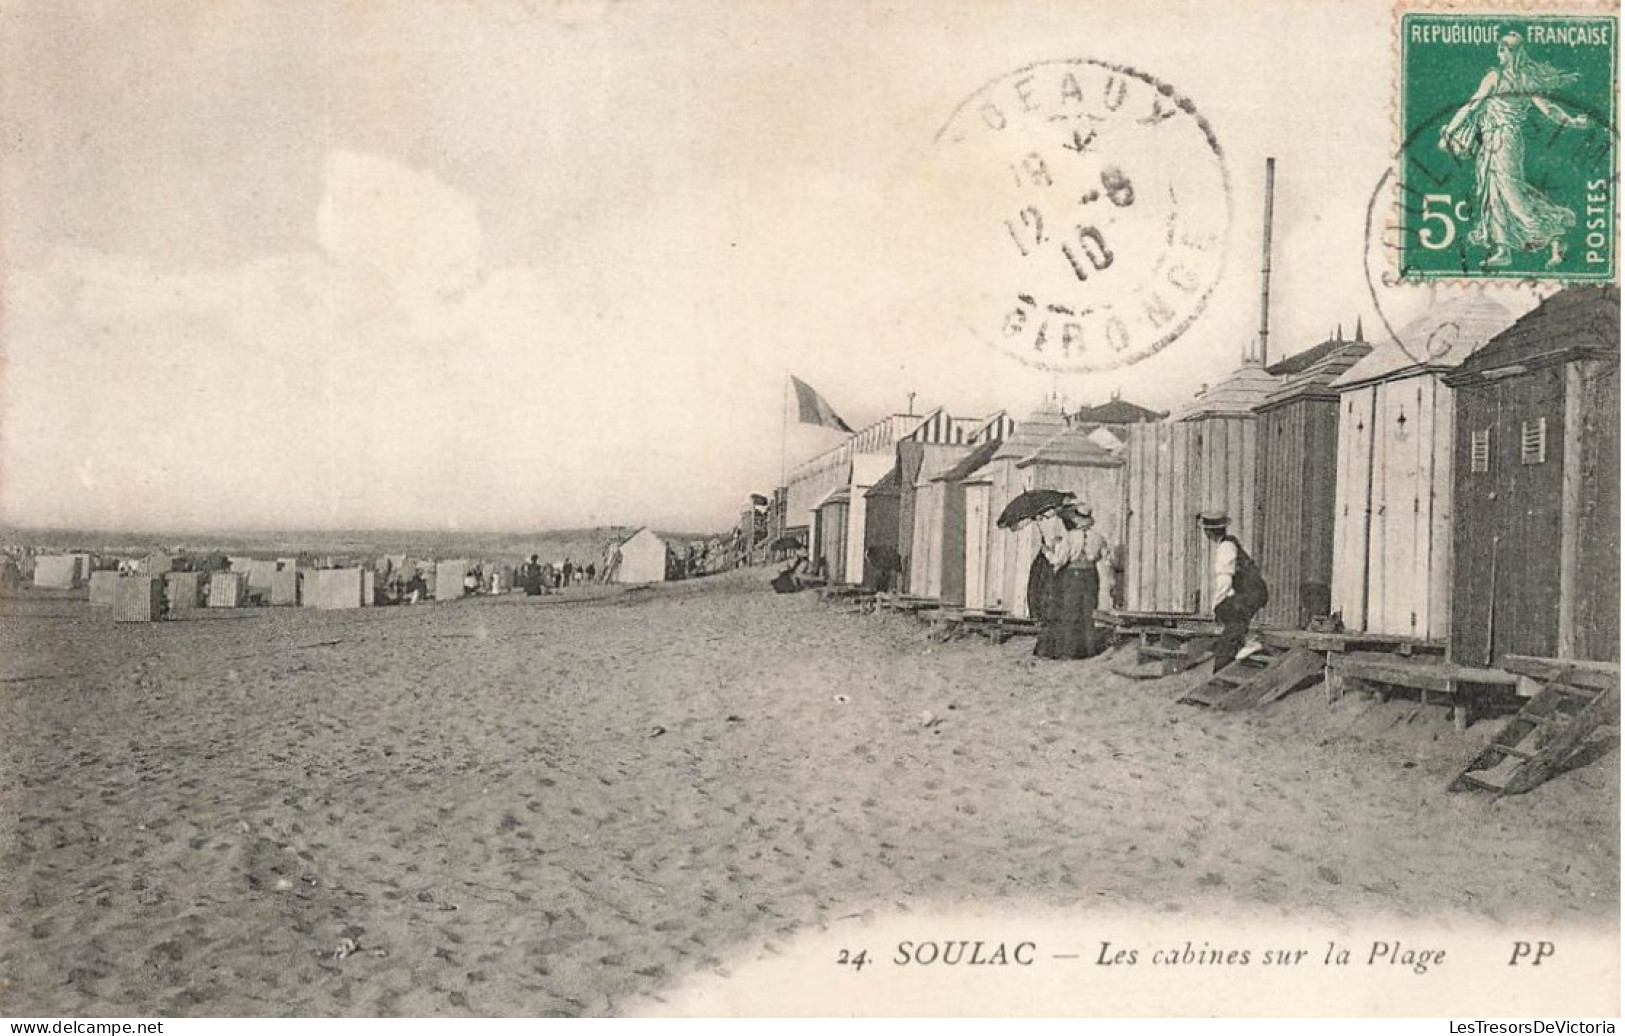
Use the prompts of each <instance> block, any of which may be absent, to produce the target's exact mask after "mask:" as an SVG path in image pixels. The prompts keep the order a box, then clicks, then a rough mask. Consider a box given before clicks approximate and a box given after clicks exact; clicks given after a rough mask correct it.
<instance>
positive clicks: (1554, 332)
mask: <svg viewBox="0 0 1625 1036" xmlns="http://www.w3.org/2000/svg"><path fill="white" fill-rule="evenodd" d="M1608 356H1612V357H1614V358H1616V359H1617V358H1618V356H1619V289H1618V288H1617V287H1614V286H1613V285H1606V284H1598V285H1586V286H1584V287H1577V288H1564V289H1563V290H1562V291H1560V292H1558V293H1557V294H1556V295H1553V296H1552V297H1551V298H1549V299H1547V300H1546V301H1544V302H1542V303H1541V304H1540V305H1538V306H1536V307H1535V308H1534V309H1533V310H1531V311H1530V312H1528V313H1526V314H1524V315H1523V316H1522V317H1521V318H1519V320H1518V322H1517V323H1515V324H1513V325H1512V326H1511V327H1509V328H1507V329H1506V330H1505V331H1503V332H1501V333H1500V334H1498V335H1496V336H1495V337H1494V338H1492V339H1490V340H1489V342H1488V343H1487V344H1486V345H1485V346H1484V347H1483V348H1482V349H1479V350H1478V351H1477V352H1475V353H1473V354H1472V355H1471V356H1469V357H1468V358H1467V359H1465V360H1463V361H1462V363H1461V365H1460V366H1459V367H1457V368H1456V370H1455V372H1454V373H1452V374H1450V375H1448V376H1447V377H1446V378H1445V382H1446V384H1450V385H1456V384H1460V383H1461V382H1463V381H1470V380H1474V379H1477V378H1481V377H1496V376H1504V375H1512V374H1521V373H1523V371H1525V370H1530V369H1534V368H1537V367H1545V366H1548V365H1550V364H1554V363H1562V362H1565V361H1568V360H1579V359H1590V358H1602V357H1608Z"/></svg>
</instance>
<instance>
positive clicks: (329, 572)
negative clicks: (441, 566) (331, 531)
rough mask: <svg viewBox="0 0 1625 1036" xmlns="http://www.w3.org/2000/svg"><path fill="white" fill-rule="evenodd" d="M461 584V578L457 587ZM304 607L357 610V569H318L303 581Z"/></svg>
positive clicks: (359, 591)
mask: <svg viewBox="0 0 1625 1036" xmlns="http://www.w3.org/2000/svg"><path fill="white" fill-rule="evenodd" d="M461 584H462V580H461V578H459V579H458V585H459V586H460V585H461ZM303 600H304V605H305V607H307V608H316V609H319V610H322V611H340V610H345V609H349V608H359V607H361V603H362V579H361V569H359V568H318V569H315V570H314V571H312V572H311V573H310V577H309V578H308V579H306V580H305V586H304V598H303Z"/></svg>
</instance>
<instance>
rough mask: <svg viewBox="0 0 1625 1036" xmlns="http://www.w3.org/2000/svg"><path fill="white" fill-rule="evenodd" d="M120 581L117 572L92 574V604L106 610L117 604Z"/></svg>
mask: <svg viewBox="0 0 1625 1036" xmlns="http://www.w3.org/2000/svg"><path fill="white" fill-rule="evenodd" d="M118 579H119V575H118V573H117V572H112V571H102V572H92V573H90V603H91V604H94V605H97V606H98V607H104V608H110V607H112V606H113V605H114V604H115V603H117V601H118Z"/></svg>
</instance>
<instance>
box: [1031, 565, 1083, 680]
mask: <svg viewBox="0 0 1625 1036" xmlns="http://www.w3.org/2000/svg"><path fill="white" fill-rule="evenodd" d="M1099 603H1100V574H1099V573H1098V572H1096V571H1095V566H1093V565H1088V564H1082V563H1080V564H1075V565H1068V566H1066V567H1065V568H1063V569H1061V570H1060V571H1059V572H1057V573H1055V578H1054V581H1053V582H1052V583H1051V585H1050V604H1049V607H1048V608H1047V609H1045V615H1044V628H1043V630H1042V631H1041V632H1040V633H1039V634H1038V644H1037V646H1036V647H1034V648H1033V654H1035V655H1037V656H1038V657H1039V658H1091V657H1093V656H1095V655H1097V654H1099V653H1100V645H1099V642H1098V640H1097V638H1096V637H1095V608H1096V607H1097V606H1098V605H1099Z"/></svg>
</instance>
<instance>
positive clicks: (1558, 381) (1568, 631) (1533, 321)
mask: <svg viewBox="0 0 1625 1036" xmlns="http://www.w3.org/2000/svg"><path fill="white" fill-rule="evenodd" d="M1619 335H1620V325H1619V289H1618V288H1617V287H1613V286H1600V285H1599V286H1587V287H1575V288H1567V289H1564V290H1563V291H1560V292H1558V293H1557V294H1555V295H1553V296H1552V297H1551V298H1548V299H1547V300H1546V301H1544V302H1542V303H1541V304H1540V305H1539V306H1537V307H1536V308H1535V309H1534V310H1533V311H1531V312H1530V313H1528V314H1526V315H1525V316H1524V317H1522V318H1521V319H1520V320H1518V321H1517V323H1515V324H1513V325H1512V326H1511V327H1510V328H1508V329H1507V330H1506V331H1504V332H1502V333H1501V334H1499V335H1496V336H1495V337H1494V338H1492V339H1491V340H1490V341H1489V342H1488V343H1487V344H1486V345H1485V346H1484V347H1483V348H1482V349H1480V350H1478V351H1477V352H1476V353H1474V354H1473V355H1472V356H1470V357H1468V358H1467V359H1466V360H1464V361H1462V363H1461V365H1460V366H1459V367H1457V368H1456V370H1455V371H1453V372H1451V373H1450V374H1447V375H1445V378H1444V380H1445V383H1446V384H1447V385H1449V386H1450V387H1451V388H1453V389H1455V393H1456V420H1455V439H1456V441H1455V472H1454V477H1455V514H1454V522H1453V528H1454V532H1455V546H1456V552H1457V556H1458V557H1460V558H1462V559H1464V563H1462V564H1459V565H1457V566H1456V568H1455V578H1454V580H1453V584H1452V590H1453V594H1452V601H1451V629H1450V650H1451V656H1452V658H1453V659H1454V660H1455V661H1457V662H1459V663H1465V664H1469V665H1486V664H1492V663H1498V662H1499V661H1500V660H1501V659H1502V658H1503V657H1504V656H1507V655H1513V654H1516V655H1534V656H1540V657H1544V658H1565V659H1586V660H1593V661H1607V662H1617V661H1618V659H1619V522H1620V515H1619ZM1465 559H1472V562H1471V563H1465Z"/></svg>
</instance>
